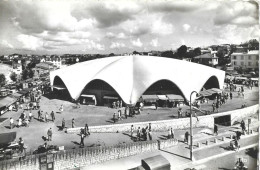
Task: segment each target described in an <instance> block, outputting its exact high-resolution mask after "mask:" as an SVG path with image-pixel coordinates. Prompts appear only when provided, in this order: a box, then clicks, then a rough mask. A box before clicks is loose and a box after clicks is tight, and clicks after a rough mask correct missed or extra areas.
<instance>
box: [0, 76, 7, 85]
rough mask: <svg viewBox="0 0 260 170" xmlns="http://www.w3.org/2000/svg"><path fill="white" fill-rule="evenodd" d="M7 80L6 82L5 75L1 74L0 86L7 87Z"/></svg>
mask: <svg viewBox="0 0 260 170" xmlns="http://www.w3.org/2000/svg"><path fill="white" fill-rule="evenodd" d="M5 80H6V78H5V75H4V74H0V85H1V86H3V85H5Z"/></svg>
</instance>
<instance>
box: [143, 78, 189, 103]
mask: <svg viewBox="0 0 260 170" xmlns="http://www.w3.org/2000/svg"><path fill="white" fill-rule="evenodd" d="M145 95H156V96H157V97H158V99H157V100H156V102H155V100H150V101H151V102H150V103H149V100H147V102H145V100H144V103H145V104H147V105H149V104H156V105H158V106H160V107H166V106H168V107H176V106H179V105H180V104H184V103H185V102H186V101H185V98H184V95H183V93H182V91H181V90H180V89H179V87H178V86H177V85H176V84H174V83H173V82H171V81H169V80H159V81H157V82H155V83H154V84H152V85H151V86H150V87H149V88H148V89H147V90H146V91H145V92H144V93H143V97H144V96H145ZM160 96H162V97H161V98H160Z"/></svg>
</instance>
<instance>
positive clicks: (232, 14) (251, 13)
mask: <svg viewBox="0 0 260 170" xmlns="http://www.w3.org/2000/svg"><path fill="white" fill-rule="evenodd" d="M258 19H259V17H258V6H257V4H254V3H250V2H242V1H237V2H234V1H232V3H231V2H226V3H223V4H222V5H221V6H219V7H218V8H217V9H216V14H215V17H214V19H213V21H214V23H215V24H216V25H224V24H232V25H240V26H248V25H256V24H258Z"/></svg>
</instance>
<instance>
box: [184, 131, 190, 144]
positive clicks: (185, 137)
mask: <svg viewBox="0 0 260 170" xmlns="http://www.w3.org/2000/svg"><path fill="white" fill-rule="evenodd" d="M189 135H190V134H189V132H188V131H186V133H185V135H184V143H186V142H187V144H188V143H189Z"/></svg>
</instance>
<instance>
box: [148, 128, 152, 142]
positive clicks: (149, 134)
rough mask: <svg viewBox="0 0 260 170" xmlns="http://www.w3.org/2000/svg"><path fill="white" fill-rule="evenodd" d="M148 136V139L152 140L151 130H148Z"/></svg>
mask: <svg viewBox="0 0 260 170" xmlns="http://www.w3.org/2000/svg"><path fill="white" fill-rule="evenodd" d="M148 136H149V140H153V138H152V131H151V130H149V131H148Z"/></svg>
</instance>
